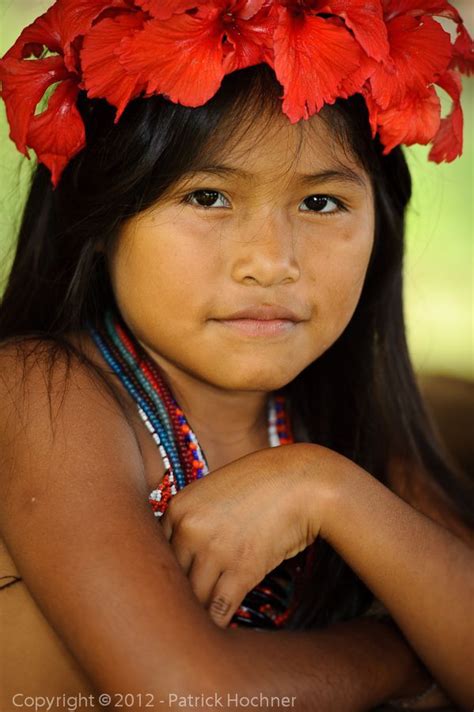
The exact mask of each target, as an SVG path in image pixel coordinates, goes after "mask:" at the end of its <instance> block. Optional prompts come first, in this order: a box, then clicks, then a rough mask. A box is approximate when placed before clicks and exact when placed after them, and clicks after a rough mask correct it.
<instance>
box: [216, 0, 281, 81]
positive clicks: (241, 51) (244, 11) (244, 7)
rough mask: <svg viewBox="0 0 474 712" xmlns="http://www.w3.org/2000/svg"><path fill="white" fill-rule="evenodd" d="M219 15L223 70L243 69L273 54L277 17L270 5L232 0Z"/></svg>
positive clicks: (260, 0)
mask: <svg viewBox="0 0 474 712" xmlns="http://www.w3.org/2000/svg"><path fill="white" fill-rule="evenodd" d="M227 9H228V12H226V13H224V14H223V15H221V22H223V30H224V32H225V35H226V38H227V39H226V42H225V43H224V65H225V72H226V73H230V72H233V71H235V70H237V69H244V68H245V67H250V66H251V65H253V64H260V63H261V62H265V60H266V57H267V56H268V54H271V53H272V47H273V43H272V38H273V31H274V28H275V26H276V17H275V15H274V14H273V13H272V12H271V5H270V3H269V2H268V1H266V2H265V3H264V2H263V0H234V3H232V4H230V5H229V6H228V8H227Z"/></svg>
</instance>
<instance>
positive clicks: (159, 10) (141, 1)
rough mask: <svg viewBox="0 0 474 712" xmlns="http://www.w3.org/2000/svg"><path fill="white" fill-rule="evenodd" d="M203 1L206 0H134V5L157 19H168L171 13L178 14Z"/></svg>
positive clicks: (201, 3) (203, 2)
mask: <svg viewBox="0 0 474 712" xmlns="http://www.w3.org/2000/svg"><path fill="white" fill-rule="evenodd" d="M205 3H206V0H135V4H136V5H138V6H139V7H141V8H142V10H145V11H146V12H149V13H150V15H152V16H153V17H154V18H155V19H157V20H168V19H169V18H170V17H171V16H172V15H178V14H179V13H181V12H186V10H191V9H192V8H193V7H197V6H198V5H204V4H205Z"/></svg>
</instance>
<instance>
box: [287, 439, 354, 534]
mask: <svg viewBox="0 0 474 712" xmlns="http://www.w3.org/2000/svg"><path fill="white" fill-rule="evenodd" d="M302 448H304V449H302V462H303V467H302V468H300V471H299V472H298V480H299V484H300V485H301V486H300V501H301V504H302V510H300V511H304V512H306V519H307V521H308V528H309V530H310V531H311V532H313V534H314V539H316V538H317V537H318V536H319V537H321V538H322V539H326V540H327V541H329V542H330V539H331V532H332V531H333V528H334V522H335V518H337V513H338V509H339V507H338V502H340V501H341V498H344V496H345V484H346V483H347V482H348V480H351V479H353V478H354V477H357V476H360V475H361V474H363V475H367V473H366V472H365V471H364V470H362V468H360V467H359V466H358V465H356V464H355V463H354V462H352V461H351V460H349V459H348V458H346V457H344V456H343V455H340V454H339V453H337V452H336V451H334V450H330V449H329V448H326V447H324V446H322V445H317V444H306V443H305V444H302ZM301 471H303V474H304V476H303V477H302V476H301Z"/></svg>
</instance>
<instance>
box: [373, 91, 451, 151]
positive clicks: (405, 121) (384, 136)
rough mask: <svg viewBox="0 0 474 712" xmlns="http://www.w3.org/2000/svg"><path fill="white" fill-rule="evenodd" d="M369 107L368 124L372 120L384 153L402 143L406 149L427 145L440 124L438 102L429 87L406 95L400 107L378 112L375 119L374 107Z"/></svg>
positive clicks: (439, 103) (437, 98)
mask: <svg viewBox="0 0 474 712" xmlns="http://www.w3.org/2000/svg"><path fill="white" fill-rule="evenodd" d="M371 108H372V121H373V122H375V121H376V123H377V127H378V132H379V136H380V140H381V141H382V143H383V145H384V146H385V148H384V154H387V153H390V151H391V150H392V149H393V148H394V147H395V146H398V145H399V144H402V143H403V144H405V145H406V146H411V145H412V144H414V143H421V144H427V143H429V142H430V141H431V140H432V138H433V136H434V135H435V134H436V132H437V130H438V128H439V125H440V111H441V102H440V100H439V97H438V95H437V94H436V92H435V90H434V89H433V88H432V87H430V88H428V89H425V90H424V91H423V92H417V93H416V94H407V95H406V96H405V99H404V100H403V102H402V103H401V104H400V105H398V106H396V107H394V108H391V109H387V110H385V111H378V112H377V113H376V116H375V115H374V107H373V106H372V107H371Z"/></svg>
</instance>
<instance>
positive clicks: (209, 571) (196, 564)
mask: <svg viewBox="0 0 474 712" xmlns="http://www.w3.org/2000/svg"><path fill="white" fill-rule="evenodd" d="M220 574H221V569H220V568H219V567H218V566H216V564H215V563H214V562H213V560H212V558H211V557H209V556H197V555H196V556H195V557H194V559H193V563H192V565H191V568H190V570H189V575H188V578H189V582H190V584H191V587H192V589H193V591H194V593H195V595H196V598H197V599H198V600H199V602H200V603H202V605H203V606H206V607H207V604H208V603H209V600H210V597H211V593H212V591H213V590H214V588H215V585H216V583H217V581H218V579H219V576H220Z"/></svg>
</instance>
